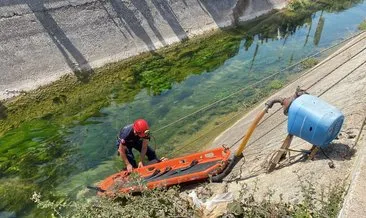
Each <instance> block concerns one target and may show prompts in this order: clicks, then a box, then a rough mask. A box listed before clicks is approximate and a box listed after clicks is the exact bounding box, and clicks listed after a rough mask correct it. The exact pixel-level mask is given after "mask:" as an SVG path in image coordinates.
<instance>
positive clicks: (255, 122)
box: [235, 107, 268, 157]
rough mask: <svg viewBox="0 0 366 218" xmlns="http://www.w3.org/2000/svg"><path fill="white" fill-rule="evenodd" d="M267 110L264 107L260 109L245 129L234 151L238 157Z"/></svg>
mask: <svg viewBox="0 0 366 218" xmlns="http://www.w3.org/2000/svg"><path fill="white" fill-rule="evenodd" d="M267 111H268V108H267V107H266V108H265V109H264V110H263V111H261V112H260V113H259V114H258V115H257V117H256V118H255V119H254V121H253V122H252V124H251V125H250V127H249V129H248V130H247V132H246V134H245V136H244V138H243V141H242V142H241V144H240V146H239V148H238V150H237V151H236V152H235V156H237V157H239V156H240V155H241V153H242V152H243V150H244V148H245V146H246V145H247V143H248V141H249V138H250V136H252V133H253V132H254V129H255V128H256V127H257V125H258V123H259V121H260V120H261V119H262V118H263V116H264V114H266V113H267Z"/></svg>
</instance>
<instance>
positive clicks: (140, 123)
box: [133, 119, 149, 138]
mask: <svg viewBox="0 0 366 218" xmlns="http://www.w3.org/2000/svg"><path fill="white" fill-rule="evenodd" d="M133 130H135V132H136V134H137V135H138V136H139V137H142V138H144V137H147V136H149V124H148V123H147V121H146V120H144V119H138V120H135V122H134V123H133Z"/></svg>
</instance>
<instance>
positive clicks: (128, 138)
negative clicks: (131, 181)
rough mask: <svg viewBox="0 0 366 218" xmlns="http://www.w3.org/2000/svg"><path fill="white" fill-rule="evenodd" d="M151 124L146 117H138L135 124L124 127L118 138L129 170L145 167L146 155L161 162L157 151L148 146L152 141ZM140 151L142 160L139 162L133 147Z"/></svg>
mask: <svg viewBox="0 0 366 218" xmlns="http://www.w3.org/2000/svg"><path fill="white" fill-rule="evenodd" d="M149 133H150V132H149V124H148V123H147V121H146V120H144V119H138V120H135V122H133V124H130V125H127V126H125V127H123V128H122V129H121V131H120V133H119V136H118V139H117V146H118V153H119V156H120V157H121V159H122V160H123V162H124V163H125V164H126V168H127V171H128V172H131V171H132V169H133V168H137V167H143V166H144V164H143V161H144V159H145V155H146V156H147V158H148V160H149V161H153V160H155V161H157V162H160V160H159V159H158V157H157V156H156V153H155V151H154V150H153V149H152V148H151V147H150V146H148V144H149V141H150V134H149ZM133 148H134V149H136V150H138V151H139V152H140V162H139V163H138V164H137V163H136V161H135V157H134V155H133V153H132V149H133Z"/></svg>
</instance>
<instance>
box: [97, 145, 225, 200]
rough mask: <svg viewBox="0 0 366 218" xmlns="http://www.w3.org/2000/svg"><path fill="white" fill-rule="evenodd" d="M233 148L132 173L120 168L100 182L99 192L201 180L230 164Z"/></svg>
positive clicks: (151, 166)
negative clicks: (119, 170)
mask: <svg viewBox="0 0 366 218" xmlns="http://www.w3.org/2000/svg"><path fill="white" fill-rule="evenodd" d="M229 157H230V150H229V149H228V148H225V147H221V148H216V149H213V150H209V151H204V152H200V153H195V154H191V155H188V156H184V157H179V158H174V159H170V160H166V161H163V162H159V163H155V164H151V165H147V166H144V167H141V168H136V169H134V170H133V171H132V173H128V172H127V171H121V172H118V173H116V174H113V175H111V176H109V177H107V178H106V179H104V180H103V181H101V182H100V183H99V185H98V187H97V188H96V189H97V190H98V194H99V195H107V196H113V195H114V194H115V193H129V192H139V191H142V190H144V189H154V188H158V187H168V186H172V185H176V184H182V183H186V182H190V181H202V180H206V179H208V178H209V177H211V176H215V175H218V174H220V173H221V172H222V171H223V170H224V169H225V168H226V166H227V164H228V162H229Z"/></svg>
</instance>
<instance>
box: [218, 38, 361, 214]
mask: <svg viewBox="0 0 366 218" xmlns="http://www.w3.org/2000/svg"><path fill="white" fill-rule="evenodd" d="M365 49H366V33H365V32H364V33H362V34H360V35H359V36H357V37H356V38H354V39H353V40H351V41H350V42H348V43H347V44H346V45H345V46H344V47H342V48H340V49H339V50H338V51H336V52H335V53H334V54H332V55H331V56H330V57H328V58H327V59H325V60H324V61H322V62H320V63H319V64H318V65H316V66H315V67H313V68H312V69H310V70H308V71H307V72H305V73H304V74H303V75H302V76H301V77H300V78H299V79H297V80H296V81H294V82H293V83H291V84H290V85H288V86H287V87H285V88H283V89H282V90H280V91H279V92H278V93H276V94H275V95H273V96H271V97H270V98H268V99H272V98H274V97H289V96H291V95H292V94H293V93H294V91H295V90H296V87H297V86H300V87H301V88H303V89H306V90H307V91H308V92H309V93H310V94H312V95H314V96H318V97H319V98H321V99H323V100H325V101H327V102H328V103H330V104H332V105H334V106H336V107H337V108H338V109H340V110H341V111H342V112H343V114H344V116H345V121H344V123H343V126H342V129H341V132H340V134H339V136H338V137H337V138H336V139H335V140H333V141H332V143H331V144H330V145H329V146H328V147H327V148H326V149H325V150H324V152H325V154H326V155H324V154H323V153H322V152H321V151H319V152H318V153H317V154H316V156H315V159H314V160H313V161H311V160H307V159H306V158H304V155H303V154H301V153H296V152H291V154H290V158H288V157H287V158H286V159H285V160H283V161H282V162H280V164H279V166H277V168H276V169H275V170H274V171H273V172H271V173H266V166H267V165H268V160H269V158H270V157H271V155H272V154H273V153H274V152H275V151H276V150H277V149H279V148H280V146H281V144H282V142H283V140H284V139H285V137H286V135H287V117H286V116H285V115H284V114H283V111H282V109H281V110H279V109H280V105H275V106H274V107H273V108H272V109H271V110H270V111H269V113H267V114H266V115H265V117H264V118H263V120H262V121H261V122H260V123H259V125H258V127H257V129H256V130H255V132H254V133H253V135H252V137H251V139H250V141H249V143H248V146H247V148H246V149H245V150H244V152H243V154H244V158H243V159H242V160H241V161H240V162H239V163H238V164H237V165H236V167H235V168H234V169H233V171H232V172H231V174H230V175H229V176H228V177H226V178H225V180H226V181H225V182H223V183H219V184H211V188H212V190H215V192H216V193H219V192H223V191H226V192H232V193H233V194H234V198H235V197H238V194H239V191H240V190H243V189H249V190H250V189H253V188H254V187H255V186H256V187H257V188H258V190H257V191H256V193H255V195H256V197H258V198H263V197H264V196H265V195H266V194H267V193H268V192H269V191H274V195H273V199H274V200H276V199H279V198H280V195H281V196H282V198H283V200H284V201H290V202H294V203H296V202H298V201H299V200H301V185H302V184H304V183H306V182H310V183H311V184H313V185H314V187H315V188H316V192H317V193H320V192H321V190H326V188H327V187H329V185H332V184H336V183H338V184H339V183H341V182H346V184H347V185H350V187H351V188H350V189H349V191H348V194H347V196H346V199H345V203H344V207H343V209H342V212H341V215H340V216H342V217H355V216H357V213H356V214H352V213H351V212H352V210H353V209H352V208H350V207H356V206H357V205H358V207H360V208H363V210H365V207H363V206H364V205H365V202H366V199H365V197H364V196H362V193H364V191H366V188H365V185H362V184H363V183H364V181H362V179H360V178H365V175H363V174H365V173H366V172H365V170H362V169H365V166H366V160H365V158H364V157H365V152H364V151H363V150H365V149H364V148H363V147H364V146H365V145H366V138H365V128H364V122H365V118H366V92H365V90H366V76H365V75H366V64H365V63H366V51H365ZM268 99H267V100H268ZM267 100H266V101H267ZM266 101H264V102H263V103H261V104H260V105H259V106H258V107H256V108H255V109H253V110H252V111H251V112H249V113H248V114H247V115H246V116H245V117H243V118H241V119H240V120H239V121H238V122H236V123H235V124H234V125H233V126H232V127H230V128H229V129H227V130H226V131H225V132H223V133H222V134H221V135H220V136H218V137H217V138H216V140H215V141H214V143H213V146H212V147H217V146H221V145H222V144H226V145H232V144H235V146H234V147H233V149H232V151H235V150H236V148H237V146H238V145H239V144H240V143H241V140H240V139H241V138H242V137H243V135H244V134H245V131H246V130H247V129H248V126H249V125H250V123H251V121H252V120H253V119H254V117H255V115H256V114H258V113H259V111H261V110H262V109H263V108H264V103H265V102H266ZM362 130H363V131H362ZM311 147H312V145H311V144H309V143H307V142H306V141H304V140H302V139H299V138H296V137H295V138H294V140H293V141H292V143H291V146H290V148H291V149H297V150H301V149H305V150H309V149H310V148H311ZM326 156H329V158H330V159H331V160H332V161H333V163H334V166H335V167H334V168H330V167H329V166H328V163H329V162H330V159H328V158H327V157H326ZM360 173H361V177H360ZM362 176H363V177H362ZM350 211H351V212H350ZM354 211H356V210H354ZM361 214H362V213H359V214H358V215H361Z"/></svg>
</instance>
